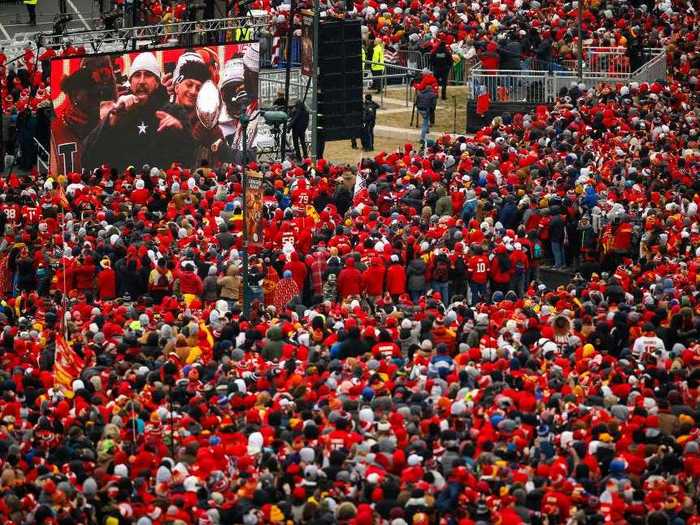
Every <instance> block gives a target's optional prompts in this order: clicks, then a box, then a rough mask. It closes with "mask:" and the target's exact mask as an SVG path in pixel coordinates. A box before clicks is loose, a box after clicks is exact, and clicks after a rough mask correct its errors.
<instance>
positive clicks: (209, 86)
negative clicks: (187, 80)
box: [197, 80, 221, 129]
mask: <svg viewBox="0 0 700 525" xmlns="http://www.w3.org/2000/svg"><path fill="white" fill-rule="evenodd" d="M220 114H221V95H220V93H219V88H218V87H216V84H214V82H212V81H211V80H207V81H206V82H205V83H204V84H202V87H201V89H200V90H199V93H198V94H197V117H199V121H200V122H201V123H202V125H203V126H204V127H205V128H207V129H214V127H215V126H216V125H217V124H218V123H219V115H220Z"/></svg>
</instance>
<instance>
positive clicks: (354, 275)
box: [337, 260, 362, 299]
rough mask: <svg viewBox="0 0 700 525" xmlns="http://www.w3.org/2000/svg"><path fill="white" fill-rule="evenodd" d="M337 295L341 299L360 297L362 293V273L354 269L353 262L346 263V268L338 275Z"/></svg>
mask: <svg viewBox="0 0 700 525" xmlns="http://www.w3.org/2000/svg"><path fill="white" fill-rule="evenodd" d="M337 286H338V295H339V296H340V298H341V299H344V298H346V297H347V296H348V295H360V293H362V272H360V270H358V269H357V268H355V262H354V261H353V260H349V261H348V266H347V267H345V268H343V269H342V270H340V273H339V274H338V285H337Z"/></svg>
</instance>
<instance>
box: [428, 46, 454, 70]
mask: <svg viewBox="0 0 700 525" xmlns="http://www.w3.org/2000/svg"><path fill="white" fill-rule="evenodd" d="M432 62H433V71H435V73H437V74H446V73H447V72H449V71H450V68H451V67H452V53H450V50H449V49H447V46H446V45H445V44H444V43H442V44H440V46H438V48H437V49H436V50H435V53H433V56H432Z"/></svg>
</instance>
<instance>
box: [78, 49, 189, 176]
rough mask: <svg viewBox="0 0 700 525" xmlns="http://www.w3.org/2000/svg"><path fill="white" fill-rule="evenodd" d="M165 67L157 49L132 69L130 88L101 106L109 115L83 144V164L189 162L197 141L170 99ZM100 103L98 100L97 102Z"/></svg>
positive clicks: (140, 57) (138, 59)
mask: <svg viewBox="0 0 700 525" xmlns="http://www.w3.org/2000/svg"><path fill="white" fill-rule="evenodd" d="M161 77H162V70H161V66H160V64H159V63H158V59H157V58H156V56H155V55H154V54H153V53H150V52H146V53H141V54H139V55H138V56H137V57H136V58H135V59H134V61H133V62H132V63H131V67H130V68H129V92H128V93H127V94H125V95H122V96H120V97H119V98H118V99H117V100H116V102H112V103H109V104H106V105H104V107H103V108H101V112H102V113H103V115H104V114H105V113H106V116H104V118H103V119H102V120H101V121H100V123H99V124H98V125H97V127H96V128H95V129H94V130H93V131H92V132H91V133H90V134H89V135H88V137H87V138H86V139H85V142H84V144H83V148H82V149H81V151H83V163H82V166H83V167H84V168H88V169H92V168H95V167H97V166H100V165H102V164H105V163H106V164H108V165H109V166H111V167H114V168H117V169H123V168H125V167H126V166H128V165H136V166H139V167H140V166H142V165H144V164H149V165H151V166H157V167H161V168H162V167H168V166H170V165H171V164H172V162H175V161H178V162H184V163H189V162H191V159H192V156H193V154H192V148H193V144H192V140H191V131H190V126H189V122H187V119H186V116H185V113H184V112H183V111H182V109H181V108H178V107H177V106H176V105H173V104H170V103H169V101H168V93H167V90H166V89H165V88H164V87H163V85H162V84H161ZM95 103H96V104H98V103H99V101H96V102H95Z"/></svg>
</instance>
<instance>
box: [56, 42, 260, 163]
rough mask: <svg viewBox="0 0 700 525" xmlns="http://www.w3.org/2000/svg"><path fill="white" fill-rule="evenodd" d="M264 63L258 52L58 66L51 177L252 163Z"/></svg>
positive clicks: (153, 55)
mask: <svg viewBox="0 0 700 525" xmlns="http://www.w3.org/2000/svg"><path fill="white" fill-rule="evenodd" d="M259 63H260V62H259V47H258V44H257V43H245V44H241V43H236V44H226V45H212V46H206V47H194V48H173V49H159V50H154V51H136V52H129V53H124V54H110V55H93V56H87V57H75V58H59V59H55V60H53V61H52V62H51V93H52V97H53V104H54V109H55V113H56V117H55V118H54V120H53V122H52V125H51V132H52V133H51V172H52V173H54V174H68V173H73V172H80V171H81V170H94V169H96V168H98V167H102V166H105V165H106V166H109V167H110V168H116V169H117V170H120V171H121V170H124V169H126V168H127V167H129V166H133V167H134V168H136V169H142V168H143V166H146V165H147V166H149V167H150V168H153V167H157V168H160V169H169V168H170V167H171V166H172V165H173V163H179V164H180V165H181V166H182V167H183V168H197V167H199V166H201V165H202V160H207V161H208V162H209V166H211V167H214V166H216V165H219V164H220V163H236V164H240V163H241V162H243V161H244V160H251V159H253V158H254V157H255V148H256V131H257V121H258V117H259V115H258V72H259ZM243 115H245V116H247V117H248V118H247V119H241V116H243ZM242 120H243V121H244V122H245V121H249V123H248V124H247V128H246V129H247V133H245V139H246V140H244V137H243V135H244V133H243V130H244V125H243V124H242V123H241V121H242ZM244 142H245V151H244V148H243V146H244Z"/></svg>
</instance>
